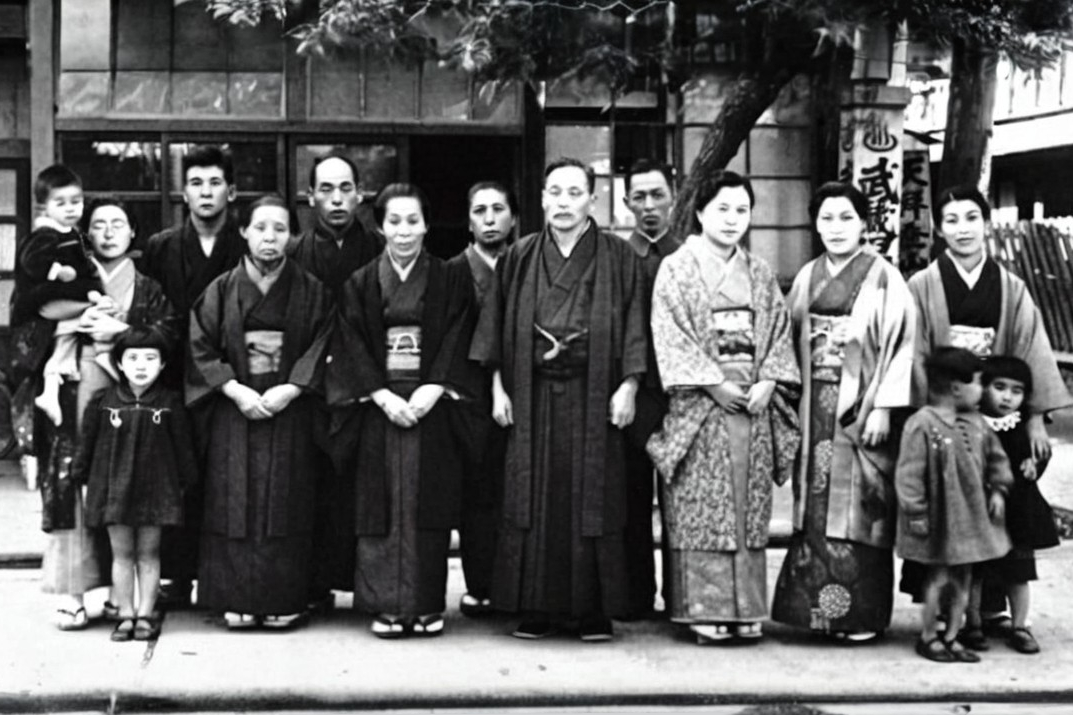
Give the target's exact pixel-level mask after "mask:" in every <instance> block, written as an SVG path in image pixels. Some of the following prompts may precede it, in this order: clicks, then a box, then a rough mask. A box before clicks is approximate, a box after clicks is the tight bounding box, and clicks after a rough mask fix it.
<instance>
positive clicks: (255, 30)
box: [206, 13, 284, 72]
mask: <svg viewBox="0 0 1073 715" xmlns="http://www.w3.org/2000/svg"><path fill="white" fill-rule="evenodd" d="M206 14H207V13H206ZM266 15H267V13H266ZM227 35H228V37H227V44H228V46H229V47H230V48H231V57H230V59H229V60H228V64H227V68H228V69H229V70H231V71H232V72H279V71H280V70H282V69H283V50H284V44H283V28H282V27H281V26H280V25H279V23H277V22H276V21H275V20H272V19H269V18H268V17H265V18H264V19H263V20H262V22H261V24H260V25H258V26H257V27H238V26H235V25H231V26H229V27H228V28H227Z"/></svg>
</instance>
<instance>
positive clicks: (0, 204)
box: [0, 169, 19, 216]
mask: <svg viewBox="0 0 1073 715" xmlns="http://www.w3.org/2000/svg"><path fill="white" fill-rule="evenodd" d="M18 178H19V175H18V174H17V173H16V172H15V170H14V169H0V215H4V216H14V215H15V214H17V213H18V208H17V207H16V206H15V188H16V187H17V186H18Z"/></svg>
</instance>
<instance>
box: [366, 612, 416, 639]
mask: <svg viewBox="0 0 1073 715" xmlns="http://www.w3.org/2000/svg"><path fill="white" fill-rule="evenodd" d="M369 629H370V630H371V631H372V633H373V635H374V636H376V637H377V638H386V639H389V640H390V639H395V638H402V637H404V636H406V635H407V634H408V632H409V629H408V628H407V624H406V621H405V620H404V619H402V618H396V617H395V616H389V615H387V614H384V613H381V614H380V615H378V616H376V617H375V618H373V622H372V625H371V626H370V628H369Z"/></svg>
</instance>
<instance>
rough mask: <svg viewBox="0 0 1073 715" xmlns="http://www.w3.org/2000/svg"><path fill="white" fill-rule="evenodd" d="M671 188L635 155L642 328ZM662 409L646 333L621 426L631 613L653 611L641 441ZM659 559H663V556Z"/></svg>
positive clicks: (650, 472)
mask: <svg viewBox="0 0 1073 715" xmlns="http://www.w3.org/2000/svg"><path fill="white" fill-rule="evenodd" d="M671 187H672V175H671V169H670V167H668V166H666V165H665V164H658V163H656V162H652V161H649V160H647V159H639V160H637V161H635V162H634V163H633V165H632V166H630V170H629V173H628V174H626V196H625V198H624V199H623V200H624V201H625V203H626V206H627V208H629V209H630V211H631V212H632V213H633V215H634V217H635V219H636V221H637V227H636V228H635V229H634V231H633V233H632V234H631V235H630V238H629V244H630V247H631V248H633V250H634V251H635V252H636V253H637V256H638V257H639V258H640V259H641V268H642V271H643V272H644V276H645V327H646V328H648V327H649V325H650V322H649V306H650V304H651V302H652V300H651V299H652V286H653V285H654V284H655V282H656V272H657V271H658V270H659V264H660V262H661V261H662V260H663V259H664V258H666V257H667V256H669V255H670V254H672V253H674V252H675V251H676V250H677V249H678V247H679V246H681V245H682V241H681V238H680V237H678V236H674V235H671V233H670V231H668V229H669V228H670V218H671V208H672V207H673V205H674V189H673V188H671ZM666 412H667V398H666V397H665V396H664V394H663V385H662V384H661V383H660V379H659V370H658V369H657V368H656V354H655V352H654V351H653V349H652V341H651V335H649V349H648V369H647V371H646V372H645V379H644V381H643V382H642V383H641V387H640V389H639V390H638V393H637V417H636V419H634V421H633V424H632V425H630V426H629V427H628V428H627V429H626V438H627V439H626V479H627V485H628V491H627V494H626V506H627V509H628V513H627V516H626V553H627V557H628V561H627V568H628V569H629V577H630V613H629V615H630V616H632V617H634V618H644V617H645V616H647V615H649V614H651V613H652V610H653V606H654V604H653V600H654V598H655V595H656V566H655V559H654V558H653V553H652V551H653V548H654V543H653V539H652V496H653V491H654V487H655V479H654V474H655V472H654V467H653V466H652V460H651V459H650V458H649V456H648V451H647V450H646V449H645V445H646V444H647V443H648V438H649V437H651V436H652V433H653V432H655V431H656V430H658V429H659V427H660V424H661V423H662V422H663V416H664V415H665V414H666ZM663 563H664V564H666V563H667V559H666V558H665V559H664V560H663ZM664 568H666V566H665V567H664ZM669 585H670V581H669V579H663V588H664V590H666V589H667V588H668V586H669Z"/></svg>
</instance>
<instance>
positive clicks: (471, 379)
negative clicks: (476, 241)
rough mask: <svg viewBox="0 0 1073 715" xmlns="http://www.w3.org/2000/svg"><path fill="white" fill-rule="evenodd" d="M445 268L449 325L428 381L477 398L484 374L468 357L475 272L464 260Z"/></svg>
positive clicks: (447, 265) (471, 335) (472, 327)
mask: <svg viewBox="0 0 1073 715" xmlns="http://www.w3.org/2000/svg"><path fill="white" fill-rule="evenodd" d="M444 271H445V272H446V278H447V280H446V291H447V295H445V296H444V299H445V300H446V301H447V311H446V316H445V320H446V323H447V328H446V330H445V331H444V335H443V340H442V341H441V342H440V348H439V351H438V352H437V354H436V356H435V357H434V358H433V360H432V364H431V366H430V369H429V374H428V376H427V379H425V380H424V382H426V383H433V384H437V385H443V386H444V387H449V388H451V389H453V390H454V391H455V392H457V393H458V394H459V395H460V396H462V397H465V398H466V399H473V398H475V397H476V392H477V390H478V389H479V383H480V373H479V371H478V368H477V366H476V365H475V364H470V362H469V360H468V355H469V350H470V344H471V343H472V340H473V332H474V327H475V325H474V321H475V319H476V312H477V305H476V297H475V295H474V292H473V285H472V280H471V278H470V275H471V274H470V271H469V266H468V265H466V264H463V263H456V264H444Z"/></svg>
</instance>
